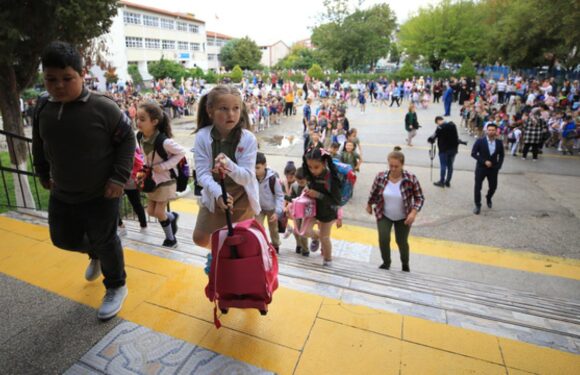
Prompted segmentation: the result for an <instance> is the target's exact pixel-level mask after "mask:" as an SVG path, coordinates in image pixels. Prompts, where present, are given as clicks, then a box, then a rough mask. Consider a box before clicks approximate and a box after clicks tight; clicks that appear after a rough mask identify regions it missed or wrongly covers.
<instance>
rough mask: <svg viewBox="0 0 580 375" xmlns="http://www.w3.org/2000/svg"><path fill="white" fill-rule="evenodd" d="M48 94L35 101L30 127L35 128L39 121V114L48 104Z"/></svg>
mask: <svg viewBox="0 0 580 375" xmlns="http://www.w3.org/2000/svg"><path fill="white" fill-rule="evenodd" d="M48 98H49V96H48V94H44V95H41V96H39V97H38V99H37V101H36V107H34V115H33V116H32V126H33V127H37V126H38V124H39V121H40V112H41V111H42V110H43V109H44V107H46V105H47V104H48Z"/></svg>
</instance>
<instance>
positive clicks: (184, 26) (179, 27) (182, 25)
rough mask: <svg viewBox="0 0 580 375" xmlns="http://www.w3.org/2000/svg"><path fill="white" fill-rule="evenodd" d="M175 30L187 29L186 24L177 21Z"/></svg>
mask: <svg viewBox="0 0 580 375" xmlns="http://www.w3.org/2000/svg"><path fill="white" fill-rule="evenodd" d="M177 30H179V31H187V24H186V23H185V22H179V21H177Z"/></svg>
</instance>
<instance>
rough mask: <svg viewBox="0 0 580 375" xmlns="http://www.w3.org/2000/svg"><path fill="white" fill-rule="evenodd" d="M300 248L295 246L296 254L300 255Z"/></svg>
mask: <svg viewBox="0 0 580 375" xmlns="http://www.w3.org/2000/svg"><path fill="white" fill-rule="evenodd" d="M301 253H302V248H301V247H300V246H296V254H301Z"/></svg>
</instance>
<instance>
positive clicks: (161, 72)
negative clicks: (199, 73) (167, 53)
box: [147, 56, 189, 82]
mask: <svg viewBox="0 0 580 375" xmlns="http://www.w3.org/2000/svg"><path fill="white" fill-rule="evenodd" d="M147 70H148V71H149V74H151V75H152V76H153V78H155V79H156V80H158V79H164V78H167V77H170V78H172V79H174V80H175V81H176V82H180V81H181V78H182V77H186V76H188V75H189V72H188V70H187V69H185V67H184V66H183V65H181V64H180V63H178V62H177V61H173V60H167V59H165V58H163V56H162V57H161V59H160V60H159V61H150V62H149V63H147Z"/></svg>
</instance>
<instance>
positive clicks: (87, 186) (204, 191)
mask: <svg viewBox="0 0 580 375" xmlns="http://www.w3.org/2000/svg"><path fill="white" fill-rule="evenodd" d="M42 65H43V70H44V79H45V85H46V88H47V91H48V93H49V94H50V97H51V100H48V97H43V98H40V99H39V103H37V104H36V106H35V108H36V110H35V111H36V112H35V113H33V116H32V117H33V118H32V119H31V121H32V122H35V121H36V122H35V125H34V127H33V155H34V166H35V169H36V171H37V173H38V175H39V179H40V181H41V184H42V185H43V186H44V187H45V188H46V189H50V190H51V195H50V205H49V227H50V235H51V239H52V242H53V243H54V244H55V246H57V247H60V248H63V249H67V250H73V251H80V252H85V253H88V254H89V258H90V262H89V266H88V267H87V270H86V274H85V278H86V279H87V280H95V279H97V278H98V277H99V276H100V275H101V273H102V274H103V275H104V284H105V286H106V288H107V292H106V295H105V298H104V300H103V304H102V305H101V307H100V308H99V310H98V317H99V318H100V319H104V320H106V319H110V318H111V317H113V316H115V315H116V314H117V313H118V311H119V310H120V309H121V306H122V304H123V301H124V300H125V298H126V296H127V293H128V290H127V287H126V285H125V280H126V273H125V270H124V260H123V251H122V247H121V242H120V239H119V235H118V225H119V224H121V223H120V222H119V200H120V197H121V196H122V195H123V194H124V193H125V194H127V195H128V196H129V198H130V202H131V204H132V205H133V208H134V209H135V212H137V214H138V216H139V219H140V224H141V226H142V228H143V229H145V228H146V227H147V225H148V224H147V221H146V220H145V215H144V208H143V207H142V206H141V203H140V201H139V199H136V198H138V195H139V192H144V193H146V195H147V198H148V204H147V212H148V213H149V215H150V216H153V217H155V218H157V220H158V222H159V225H160V226H161V227H162V229H163V233H164V234H165V239H164V241H163V244H162V245H163V246H165V247H168V248H173V247H176V246H177V237H176V233H177V231H178V230H179V226H178V220H179V213H177V212H173V211H169V210H168V203H169V202H170V201H171V200H172V199H174V198H175V197H176V193H177V180H178V179H179V178H178V177H177V178H176V176H177V174H178V173H179V172H180V171H179V169H180V168H182V167H183V160H184V155H185V154H186V148H185V147H183V146H182V145H180V144H178V143H177V142H176V141H175V140H174V139H173V131H172V126H171V122H172V120H173V119H175V118H179V117H180V116H182V115H195V116H196V130H195V133H196V136H195V146H194V150H195V151H194V161H195V183H196V184H197V185H198V186H199V187H200V190H201V191H200V199H199V205H200V210H199V213H198V216H197V220H196V226H195V229H194V231H193V233H192V239H193V242H194V243H195V244H196V245H198V246H201V247H205V248H208V249H209V248H211V235H212V233H214V232H215V231H216V230H218V229H220V228H223V227H224V226H225V225H226V222H227V219H226V218H227V215H231V219H232V220H233V222H236V223H237V222H241V221H244V220H246V219H253V218H256V219H257V220H258V221H260V222H262V223H264V221H267V223H268V228H269V232H270V240H271V242H272V245H273V246H274V248H275V249H276V251H280V238H279V237H280V236H279V235H280V234H282V235H283V236H286V237H287V236H290V235H292V234H293V235H294V236H295V240H296V252H297V253H299V254H301V255H302V256H309V255H310V253H311V252H316V251H318V250H319V249H321V255H322V265H323V266H331V265H332V242H331V240H330V237H331V231H332V230H333V227H334V226H335V225H336V227H338V228H340V227H341V225H342V206H344V205H345V204H346V203H347V202H348V200H349V199H350V198H351V196H352V191H353V189H352V188H353V185H354V183H355V182H356V174H357V172H359V171H360V168H361V165H362V162H363V154H362V148H361V143H360V141H359V138H358V132H357V129H356V128H354V127H353V126H352V124H351V123H350V121H349V119H348V117H347V112H348V108H349V103H350V106H351V107H352V106H353V105H355V106H357V105H358V106H359V107H360V110H361V111H363V112H364V110H365V104H366V101H367V99H368V101H369V102H371V103H376V105H383V104H384V103H383V102H386V101H388V100H390V101H391V103H390V104H389V105H391V106H392V105H393V104H394V103H396V104H397V105H400V103H401V101H406V102H408V104H409V112H408V113H407V116H406V118H405V127H406V130H407V132H408V137H407V144H408V145H409V146H411V145H412V140H413V137H414V135H415V134H416V130H417V129H418V128H419V124H418V120H417V115H416V112H415V111H416V108H420V107H423V108H424V107H425V106H426V105H428V103H429V102H430V101H431V99H430V98H431V96H432V97H433V101H435V102H437V101H439V99H440V98H442V99H443V101H444V103H445V112H446V115H449V114H450V110H451V103H453V102H454V101H457V102H459V104H460V105H461V106H462V111H461V117H462V122H461V125H463V126H466V127H467V128H468V129H469V131H470V132H472V133H473V134H474V135H475V136H480V137H479V138H478V140H477V141H476V143H475V145H474V146H473V150H472V156H473V157H474V158H475V159H476V160H477V168H476V186H475V204H476V210H474V212H475V213H476V214H479V210H480V207H481V194H480V190H481V184H482V182H483V180H484V179H488V182H489V185H490V189H489V191H488V194H487V196H486V202H487V205H488V207H489V208H491V205H492V201H491V199H492V196H493V192H494V191H495V187H496V186H497V172H498V171H499V169H500V168H501V165H502V162H503V143H502V142H501V140H496V134H497V135H498V136H499V137H504V138H505V139H506V143H507V144H511V146H510V150H511V151H510V152H511V153H512V155H515V154H516V152H518V148H519V147H520V146H522V145H523V150H522V152H523V157H524V158H525V157H526V155H527V153H528V152H529V150H530V149H531V151H532V154H533V157H534V159H537V157H538V154H539V153H540V152H541V148H542V147H543V146H547V147H561V148H562V150H563V152H569V153H571V154H572V152H573V151H574V149H575V148H576V147H577V146H578V140H577V129H576V122H575V120H576V119H577V117H578V107H579V103H580V100H579V99H578V96H579V94H580V92H579V90H578V83H577V82H574V83H573V84H570V83H569V82H564V84H563V85H561V87H559V88H556V84H555V83H554V82H551V81H550V80H546V81H544V82H542V83H541V84H540V82H538V81H535V80H531V81H525V80H523V79H522V78H521V77H509V78H508V79H507V81H506V80H504V79H503V78H500V79H499V80H498V81H497V82H496V81H494V80H486V79H484V78H481V79H480V80H479V84H478V85H476V84H475V81H474V80H470V79H460V80H452V81H449V82H445V83H443V82H433V81H432V80H431V79H430V78H429V77H427V78H426V79H423V77H419V78H418V79H412V80H405V81H403V82H397V81H390V82H389V81H388V80H386V79H381V80H377V81H369V82H366V83H362V82H357V83H356V84H350V83H349V82H347V81H343V80H341V79H337V80H335V81H334V82H330V80H326V81H317V80H306V82H305V83H304V84H303V85H301V86H300V85H297V84H295V83H291V82H285V81H284V80H281V79H279V78H277V79H275V80H274V78H273V77H270V78H271V79H270V80H265V81H264V80H261V79H259V78H258V77H257V76H255V77H253V79H252V82H250V79H246V80H244V82H243V83H242V84H241V85H240V87H235V86H233V85H223V84H220V85H217V86H215V87H213V88H211V89H209V88H206V87H205V85H204V84H203V82H200V81H195V80H186V81H185V80H184V81H183V82H181V84H180V85H179V87H175V86H174V83H169V82H165V83H164V82H157V83H156V84H155V87H154V91H153V92H150V93H147V94H144V95H141V94H140V93H139V91H138V90H137V89H135V88H133V86H132V85H130V84H128V85H124V86H123V87H122V88H121V89H120V88H113V90H112V91H111V92H109V93H108V94H107V95H101V94H97V93H93V92H91V91H90V90H88V89H87V87H86V86H85V82H84V78H83V76H82V64H81V58H80V54H79V53H78V51H76V50H75V49H74V47H73V46H71V45H69V44H67V43H62V42H55V43H52V44H50V45H49V46H48V47H47V49H46V50H45V52H44V53H43V57H42ZM63 66H64V67H65V68H63ZM171 86H174V87H171ZM555 93H556V94H558V96H556V95H554V94H555ZM40 101H42V102H40ZM62 103H71V105H68V106H66V107H65V106H63V105H62ZM31 104H33V103H31ZM73 104H74V105H73ZM300 105H302V106H301V107H300ZM298 108H300V110H298ZM63 110H64V112H65V113H64V114H63ZM24 112H25V111H24ZM95 113H100V114H102V116H95V115H94V114H95ZM290 116H300V117H301V118H302V125H301V126H302V131H303V132H304V149H303V151H304V152H303V155H302V160H301V163H299V164H300V165H299V166H296V165H295V163H294V162H292V161H289V162H288V163H287V165H286V167H285V168H284V171H283V173H282V175H283V177H280V174H279V173H277V172H276V171H274V170H272V169H271V168H269V167H268V163H267V158H266V155H264V154H263V153H260V152H258V142H257V139H256V136H255V133H256V132H259V131H261V130H263V129H265V128H267V127H269V126H274V125H276V124H278V123H280V122H281V121H283V118H284V117H290ZM436 121H437V124H438V128H437V132H436V133H435V134H434V136H433V137H432V138H431V139H430V141H431V142H435V139H437V142H439V144H440V160H444V161H445V162H443V161H442V167H443V166H444V164H445V168H442V174H441V180H440V181H438V183H436V185H437V186H439V187H450V180H451V174H452V164H453V157H454V155H455V154H456V153H457V146H458V144H459V140H458V139H457V130H456V129H455V125H452V123H450V122H445V121H444V118H443V117H437V119H436ZM79 124H80V125H79ZM87 124H90V126H89V125H87ZM451 133H453V134H451ZM484 133H485V135H486V137H481V136H482V135H483V134H484ZM446 134H451V135H452V137H453V139H454V140H453V142H452V143H453V144H451V145H450V147H448V148H444V147H441V146H442V145H443V144H444V143H445V138H446V137H447V136H446ZM571 134H572V135H573V136H571ZM136 140H137V142H136ZM63 146H66V147H63ZM87 150H91V152H87ZM71 156H72V157H71ZM387 162H388V167H387V168H386V170H385V171H384V172H380V173H378V174H377V176H376V177H375V179H374V183H373V185H372V188H371V191H370V192H369V198H368V200H367V206H366V211H367V212H368V213H369V214H373V213H374V215H375V218H376V220H377V228H378V237H379V244H380V250H381V255H382V260H383V262H382V264H381V265H380V268H381V269H387V270H388V269H389V268H390V266H391V255H390V253H391V251H390V236H391V234H390V233H391V230H392V228H393V227H394V231H395V238H396V242H397V244H398V247H399V250H400V256H401V262H402V269H403V271H406V272H409V271H410V266H409V246H408V236H409V232H410V230H411V227H412V224H413V222H414V221H415V219H416V216H417V214H418V212H419V211H420V210H421V208H422V206H423V204H424V196H423V193H422V189H421V185H420V183H419V181H418V179H417V177H416V176H415V175H413V174H412V173H411V172H409V171H408V170H406V169H405V168H404V165H405V155H404V154H403V153H402V152H401V149H400V147H396V148H395V149H394V150H393V151H392V152H390V153H389V154H388V156H387ZM186 168H187V167H186ZM224 190H225V191H226V192H227V193H226V194H224ZM297 207H303V208H304V207H309V208H310V209H308V210H305V209H303V210H302V211H300V210H299V209H297ZM315 227H316V228H317V229H315Z"/></svg>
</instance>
